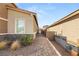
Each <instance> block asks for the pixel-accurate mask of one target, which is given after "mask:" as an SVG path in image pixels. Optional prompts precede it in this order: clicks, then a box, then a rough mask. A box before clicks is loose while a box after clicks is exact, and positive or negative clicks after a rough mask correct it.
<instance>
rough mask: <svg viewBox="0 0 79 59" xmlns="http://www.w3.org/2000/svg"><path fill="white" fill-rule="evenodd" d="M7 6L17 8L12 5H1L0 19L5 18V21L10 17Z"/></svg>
mask: <svg viewBox="0 0 79 59" xmlns="http://www.w3.org/2000/svg"><path fill="white" fill-rule="evenodd" d="M6 5H8V6H11V7H15V6H13V4H11V3H0V17H3V18H5V19H7V16H8V10H7V8H6Z"/></svg>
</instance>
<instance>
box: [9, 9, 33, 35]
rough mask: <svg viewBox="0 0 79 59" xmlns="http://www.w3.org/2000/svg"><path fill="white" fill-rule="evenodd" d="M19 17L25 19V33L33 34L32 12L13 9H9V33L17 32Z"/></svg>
mask: <svg viewBox="0 0 79 59" xmlns="http://www.w3.org/2000/svg"><path fill="white" fill-rule="evenodd" d="M17 18H23V19H24V20H25V34H33V33H34V32H33V26H34V25H33V21H32V20H33V18H32V15H31V14H25V13H21V12H17V11H13V10H8V33H15V34H17V33H16V32H15V28H16V27H15V26H16V25H15V21H16V19H17Z"/></svg>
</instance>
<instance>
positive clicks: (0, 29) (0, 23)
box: [0, 19, 7, 33]
mask: <svg viewBox="0 0 79 59" xmlns="http://www.w3.org/2000/svg"><path fill="white" fill-rule="evenodd" d="M0 33H7V21H4V20H2V19H0Z"/></svg>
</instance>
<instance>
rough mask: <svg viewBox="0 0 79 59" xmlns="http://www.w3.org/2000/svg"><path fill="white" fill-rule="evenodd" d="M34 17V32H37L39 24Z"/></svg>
mask: <svg viewBox="0 0 79 59" xmlns="http://www.w3.org/2000/svg"><path fill="white" fill-rule="evenodd" d="M32 17H33V19H32V20H33V25H32V26H33V32H37V30H38V26H37V24H36V21H35V18H34V16H32Z"/></svg>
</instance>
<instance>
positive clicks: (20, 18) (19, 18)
mask: <svg viewBox="0 0 79 59" xmlns="http://www.w3.org/2000/svg"><path fill="white" fill-rule="evenodd" d="M18 20H24V31H23V32H22V33H19V32H17V21H18ZM15 33H17V34H24V33H25V19H24V18H22V17H18V18H16V19H15Z"/></svg>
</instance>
